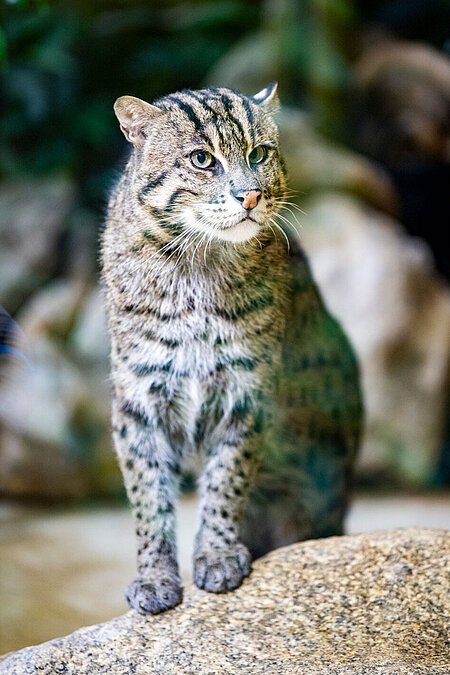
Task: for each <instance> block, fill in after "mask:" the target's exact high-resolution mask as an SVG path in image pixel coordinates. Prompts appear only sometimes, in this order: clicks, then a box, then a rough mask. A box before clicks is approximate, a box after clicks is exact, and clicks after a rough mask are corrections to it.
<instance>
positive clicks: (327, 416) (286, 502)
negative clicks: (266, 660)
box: [103, 85, 361, 613]
mask: <svg viewBox="0 0 450 675" xmlns="http://www.w3.org/2000/svg"><path fill="white" fill-rule="evenodd" d="M275 89H276V87H275V86H274V85H269V87H267V88H266V89H265V90H263V91H262V92H260V93H259V94H257V95H256V96H254V97H246V96H243V95H241V94H239V93H237V92H235V91H232V90H229V89H221V88H214V87H213V88H208V89H203V90H199V91H182V92H178V93H175V94H171V95H169V96H165V97H164V98H161V99H159V100H158V101H156V102H155V103H154V104H153V105H150V104H148V103H145V102H143V101H140V100H139V99H135V98H133V97H122V98H121V99H119V100H118V101H117V102H116V106H115V110H116V114H117V116H118V118H119V121H120V124H121V128H122V130H123V132H124V134H125V136H126V137H127V139H128V140H129V141H130V142H131V143H132V144H133V146H134V150H133V152H132V154H131V157H130V159H129V161H128V164H127V166H126V168H125V170H124V172H123V175H122V177H121V179H120V181H119V183H118V185H117V187H116V189H115V190H114V192H113V194H112V196H111V199H110V203H109V208H108V218H107V227H106V229H105V233H104V237H103V278H104V282H105V288H106V302H107V308H108V316H109V328H110V333H111V363H112V382H113V435H114V442H115V447H116V451H117V455H118V458H119V462H120V466H121V469H122V472H123V475H124V481H125V486H126V489H127V493H128V496H129V500H130V503H131V507H132V511H133V515H134V518H135V522H136V534H137V542H138V554H137V555H138V572H139V577H138V578H137V579H136V580H135V581H134V582H133V583H132V584H131V585H130V587H129V589H128V601H129V603H130V605H131V606H132V607H134V608H135V609H137V610H138V611H140V612H142V613H157V612H159V611H162V610H164V609H167V608H169V607H172V606H174V605H175V604H177V603H178V602H180V600H181V598H182V591H181V584H180V579H179V576H178V566H177V560H176V550H175V515H174V504H175V500H176V495H177V489H178V485H179V480H180V474H181V473H182V471H183V468H184V466H185V465H186V462H187V461H192V457H198V459H197V460H196V461H197V463H198V464H200V463H202V465H203V470H202V472H201V476H200V479H199V485H200V513H199V527H198V532H197V535H196V541H195V553H194V580H195V582H196V583H197V585H198V586H199V587H201V588H205V589H206V590H208V591H214V592H221V591H226V590H230V589H233V588H235V587H236V586H238V585H239V584H240V583H241V580H242V578H243V577H244V576H245V575H247V574H248V573H249V571H250V560H251V555H250V553H249V548H250V549H251V552H252V554H253V555H257V554H260V553H262V552H264V551H265V550H267V549H268V548H271V547H273V546H277V545H281V544H282V543H287V542H288V541H291V540H297V539H299V538H305V537H310V536H326V535H328V534H336V533H338V532H340V531H341V528H342V518H343V515H344V512H345V501H346V495H347V488H348V481H349V477H350V474H351V467H352V461H353V456H354V453H355V449H356V443H357V437H358V432H359V425H360V411H361V406H360V399H359V388H358V376H357V368H356V363H355V360H354V357H353V353H352V351H351V349H350V347H349V345H348V343H347V341H346V338H345V337H344V335H343V333H342V331H341V330H340V328H339V326H338V324H337V323H336V322H335V321H334V320H333V319H332V318H331V317H330V316H329V314H328V313H327V312H326V310H325V309H324V307H323V304H322V301H321V299H320V296H319V294H318V292H317V289H316V287H315V286H314V283H313V281H312V278H311V274H310V272H309V268H308V264H307V261H306V259H305V257H304V255H303V253H302V251H301V249H300V248H299V247H298V244H297V242H296V241H295V240H294V239H293V238H292V241H291V242H290V249H289V250H288V247H287V245H286V240H287V237H286V234H285V233H284V231H281V229H280V228H279V226H278V224H277V221H276V216H277V213H278V212H279V210H280V208H282V206H283V204H282V202H283V201H284V195H285V190H286V181H285V174H284V168H283V161H282V158H281V155H280V150H279V146H278V136H277V129H276V126H275V123H274V121H273V119H272V116H271V114H272V112H273V110H274V108H275V107H276V95H275ZM260 147H263V148H264V150H258V148H260ZM255 148H256V150H255ZM253 151H255V152H253ZM252 152H253V154H251V153H252ZM196 153H201V154H200V155H199V154H196ZM205 153H206V154H205ZM259 156H264V159H263V161H261V162H258V163H254V162H253V163H252V158H253V157H255V158H258V157H259ZM205 157H206V160H205V161H209V159H210V158H211V157H212V161H213V164H212V165H211V166H209V167H207V168H202V167H198V166H196V163H197V164H198V163H200V162H203V159H204V158H205ZM250 193H251V195H252V201H251V203H252V208H244V205H248V204H250V201H248V202H245V201H244V198H243V197H242V196H240V195H246V194H250ZM255 195H260V197H258V199H259V201H258V203H257V204H256V205H255V203H256V202H255V199H256V198H255ZM246 199H247V198H246ZM277 228H278V229H277ZM189 458H191V459H190V460H189ZM199 473H200V472H199ZM249 495H250V501H249Z"/></svg>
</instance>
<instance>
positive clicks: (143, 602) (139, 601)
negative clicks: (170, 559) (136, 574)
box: [125, 572, 183, 614]
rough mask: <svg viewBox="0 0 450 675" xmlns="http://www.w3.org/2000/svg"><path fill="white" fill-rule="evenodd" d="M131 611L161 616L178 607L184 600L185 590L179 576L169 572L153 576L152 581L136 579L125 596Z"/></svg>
mask: <svg viewBox="0 0 450 675" xmlns="http://www.w3.org/2000/svg"><path fill="white" fill-rule="evenodd" d="M125 597H126V599H127V602H128V604H129V605H130V607H131V609H135V610H136V611H137V612H139V613H140V614H159V613H160V612H165V611H166V609H171V608H172V607H175V605H178V604H179V603H180V602H181V601H182V599H183V589H182V587H181V581H180V577H179V576H178V575H175V574H173V575H169V574H167V572H164V573H161V574H160V575H155V576H153V575H152V578H151V579H141V578H138V579H135V580H134V581H132V582H131V584H130V585H129V586H128V588H127V592H126V594H125Z"/></svg>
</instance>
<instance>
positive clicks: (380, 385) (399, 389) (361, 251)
mask: <svg viewBox="0 0 450 675" xmlns="http://www.w3.org/2000/svg"><path fill="white" fill-rule="evenodd" d="M302 208H303V209H304V211H305V214H302V215H301V216H300V218H299V220H300V223H301V227H299V226H298V225H297V224H296V223H295V222H294V221H293V220H292V222H293V223H294V225H295V226H296V227H297V228H298V231H299V235H300V239H301V241H302V243H303V245H304V247H305V249H306V251H307V253H308V255H309V258H310V261H311V264H312V269H313V273H314V276H315V278H316V281H317V282H318V284H319V287H320V289H321V291H322V294H323V296H324V299H325V301H326V304H327V305H328V308H329V309H330V310H331V312H332V313H333V314H334V315H335V316H336V317H337V318H338V319H339V320H340V321H341V322H342V324H343V326H344V328H345V330H346V332H347V334H348V335H349V337H350V339H351V341H352V343H353V345H354V347H355V349H356V352H357V354H358V357H359V360H360V364H361V370H362V382H363V388H364V398H365V406H366V413H367V425H366V436H365V442H364V446H363V448H362V453H361V456H360V471H362V472H363V473H364V474H365V476H367V477H370V476H373V475H374V474H375V475H377V474H378V476H380V475H381V476H388V477H390V478H395V479H396V480H398V481H400V482H402V481H403V482H409V483H413V484H414V483H416V484H427V483H430V482H432V480H433V478H434V474H435V471H436V466H437V463H438V457H439V453H440V449H441V444H442V440H443V432H444V426H445V422H446V414H447V403H448V395H449V371H450V292H449V289H448V287H447V286H446V285H445V283H444V282H443V281H442V280H440V279H439V278H438V276H437V275H436V273H435V271H434V268H433V261H432V257H431V254H430V251H429V249H428V247H427V245H426V244H425V243H424V242H423V241H422V240H421V239H418V238H413V237H411V236H409V235H408V234H406V232H405V231H404V230H403V228H402V227H401V225H400V224H399V223H398V222H397V221H395V220H394V219H393V218H390V217H388V216H386V215H384V214H382V213H380V212H379V211H376V210H374V209H372V208H369V207H368V206H367V205H365V204H364V203H362V202H361V201H359V200H357V199H355V198H354V197H350V196H348V195H347V196H345V195H342V194H339V193H322V194H320V195H318V196H316V197H311V198H310V199H309V200H306V201H305V202H304V203H303V204H302Z"/></svg>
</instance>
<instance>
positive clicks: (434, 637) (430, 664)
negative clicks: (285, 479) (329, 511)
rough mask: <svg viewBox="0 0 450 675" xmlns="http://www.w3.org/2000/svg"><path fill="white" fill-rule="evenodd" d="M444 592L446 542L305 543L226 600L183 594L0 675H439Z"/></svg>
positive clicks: (449, 609)
mask: <svg viewBox="0 0 450 675" xmlns="http://www.w3.org/2000/svg"><path fill="white" fill-rule="evenodd" d="M449 591H450V533H449V532H446V531H444V530H427V529H418V528H410V529H399V530H392V531H380V532H374V533H370V534H364V535H356V536H352V537H333V538H329V539H323V540H317V541H308V542H304V543H301V544H295V545H293V546H289V547H286V548H283V549H279V550H277V551H274V552H272V553H271V554H269V555H268V556H266V557H264V558H263V559H261V560H259V561H257V562H256V564H255V567H254V571H253V573H252V574H251V576H250V577H249V578H248V579H247V580H246V581H245V582H244V584H243V585H242V586H241V587H240V588H239V589H237V590H236V591H234V592H233V593H229V594H226V595H212V594H208V593H205V592H204V591H200V590H198V589H196V588H195V587H193V586H190V587H189V588H188V589H186V591H185V600H184V602H183V604H182V605H180V606H178V607H176V608H175V609H173V610H171V611H169V612H167V613H165V614H161V615H158V616H153V617H142V616H140V615H138V614H136V613H135V612H129V613H128V614H125V615H123V616H121V617H118V618H117V619H113V620H112V621H109V622H107V623H105V624H101V625H98V626H92V627H89V628H83V629H81V630H79V631H76V632H75V633H73V634H72V635H69V636H67V637H65V638H60V639H57V640H52V641H51V642H47V643H44V644H43V645H40V646H38V647H29V648H27V649H23V650H21V651H20V652H17V653H16V654H12V655H9V656H6V658H5V659H4V661H3V662H2V663H1V664H0V673H1V674H2V675H25V674H26V673H38V672H39V673H45V674H46V675H53V673H67V674H69V673H70V674H72V673H73V674H74V675H75V673H76V674H77V675H84V674H86V675H87V673H111V674H112V675H115V674H117V675H119V674H120V675H122V674H123V673H135V674H136V675H144V674H145V675H146V674H151V673H164V674H165V675H171V674H172V673H187V674H192V675H194V674H196V675H197V674H202V673H204V674H208V675H214V674H216V673H228V674H234V673H236V674H237V673H252V674H257V673H286V674H288V675H289V674H292V675H294V674H295V675H299V674H300V673H301V674H302V675H313V674H314V675H325V674H326V675H344V674H345V675H346V674H350V673H352V674H355V675H356V674H357V675H369V674H370V675H378V674H379V675H381V674H383V675H402V674H407V675H425V674H427V675H444V674H445V675H448V673H449V672H450V637H449V627H450V599H449Z"/></svg>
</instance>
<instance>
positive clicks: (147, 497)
mask: <svg viewBox="0 0 450 675" xmlns="http://www.w3.org/2000/svg"><path fill="white" fill-rule="evenodd" d="M113 427H114V440H115V445H116V450H117V455H118V458H119V463H120V467H121V469H122V473H123V477H124V482H125V487H126V491H127V495H128V499H129V501H130V504H131V508H132V513H133V517H134V522H135V529H136V538H137V567H138V573H139V576H138V578H137V579H135V580H134V581H133V582H132V583H131V584H130V585H129V587H128V590H127V593H126V597H127V600H128V604H129V605H130V607H131V608H133V609H136V610H137V611H138V612H140V613H141V614H157V613H159V612H162V611H164V610H166V609H170V608H171V607H174V606H175V605H177V604H178V603H179V602H181V600H182V588H181V580H180V577H179V574H178V563H177V557H176V539H175V500H176V496H177V490H178V482H179V477H178V473H179V471H178V467H177V465H176V462H175V461H174V458H173V455H172V453H171V450H170V447H169V446H168V444H167V441H166V439H165V437H164V435H163V434H162V432H161V430H159V429H155V428H153V424H152V421H151V420H150V419H149V418H148V417H146V416H145V415H143V414H142V413H141V412H140V411H139V409H138V407H137V406H131V405H130V404H128V405H122V406H121V407H119V408H118V409H116V410H115V412H113Z"/></svg>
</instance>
